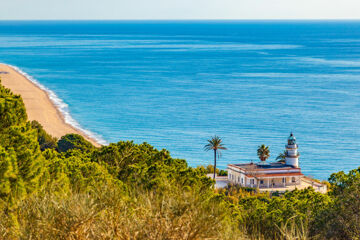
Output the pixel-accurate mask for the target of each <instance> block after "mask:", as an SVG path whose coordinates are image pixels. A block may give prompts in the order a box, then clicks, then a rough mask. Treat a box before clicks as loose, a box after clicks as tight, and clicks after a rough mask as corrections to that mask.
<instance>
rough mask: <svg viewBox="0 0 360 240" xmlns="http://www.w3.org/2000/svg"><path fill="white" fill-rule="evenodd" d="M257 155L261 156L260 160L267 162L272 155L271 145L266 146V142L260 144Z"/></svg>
mask: <svg viewBox="0 0 360 240" xmlns="http://www.w3.org/2000/svg"><path fill="white" fill-rule="evenodd" d="M257 155H258V156H259V158H260V160H261V161H263V162H265V161H266V159H268V158H269V157H270V149H269V146H265V145H264V144H263V145H261V146H259V148H258V150H257Z"/></svg>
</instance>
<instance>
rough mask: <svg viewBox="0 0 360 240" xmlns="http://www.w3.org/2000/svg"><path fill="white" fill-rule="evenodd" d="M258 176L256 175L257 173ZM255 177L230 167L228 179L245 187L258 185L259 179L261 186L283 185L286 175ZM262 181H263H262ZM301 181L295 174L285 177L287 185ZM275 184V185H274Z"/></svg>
mask: <svg viewBox="0 0 360 240" xmlns="http://www.w3.org/2000/svg"><path fill="white" fill-rule="evenodd" d="M255 177H256V175H255ZM255 177H247V176H246V175H245V173H242V172H237V171H234V170H232V169H230V168H229V169H228V180H229V182H232V183H234V184H239V185H241V186H245V187H256V186H257V181H259V187H260V188H261V187H264V188H266V187H268V186H270V187H272V186H274V187H283V186H284V180H283V178H284V177H274V178H259V179H256V178H255ZM293 178H294V179H295V182H293ZM261 181H262V183H261ZM300 181H301V178H300V176H294V177H291V176H290V177H288V176H287V177H285V186H290V185H299V184H300ZM273 184H274V185H273Z"/></svg>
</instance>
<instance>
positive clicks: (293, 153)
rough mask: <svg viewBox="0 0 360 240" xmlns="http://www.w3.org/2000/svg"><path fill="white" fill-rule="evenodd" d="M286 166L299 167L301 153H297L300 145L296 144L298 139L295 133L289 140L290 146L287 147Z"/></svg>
mask: <svg viewBox="0 0 360 240" xmlns="http://www.w3.org/2000/svg"><path fill="white" fill-rule="evenodd" d="M285 148H286V154H285V164H286V165H290V166H293V167H299V153H298V151H297V149H298V145H297V144H296V138H295V136H294V134H293V133H291V134H290V136H289V138H288V144H287V145H285Z"/></svg>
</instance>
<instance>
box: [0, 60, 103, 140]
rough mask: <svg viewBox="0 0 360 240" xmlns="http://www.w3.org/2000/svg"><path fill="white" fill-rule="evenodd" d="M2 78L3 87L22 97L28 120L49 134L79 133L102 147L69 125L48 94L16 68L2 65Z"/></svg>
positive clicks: (0, 65) (0, 71) (58, 136)
mask: <svg viewBox="0 0 360 240" xmlns="http://www.w3.org/2000/svg"><path fill="white" fill-rule="evenodd" d="M0 78H1V84H2V85H4V86H5V87H7V88H10V89H11V91H12V92H13V93H15V94H20V95H21V97H22V99H23V101H24V103H25V107H26V112H27V115H28V119H29V120H30V121H32V120H36V121H38V122H39V123H40V124H41V125H42V126H43V127H44V129H45V130H46V131H47V132H48V133H49V134H51V135H52V136H54V137H57V138H60V137H61V136H63V135H65V134H68V133H77V134H80V135H82V136H83V137H84V138H86V139H87V140H88V141H90V142H91V143H93V144H94V145H95V146H97V147H99V146H101V145H100V144H99V143H97V142H96V141H95V140H94V139H92V138H90V137H89V136H87V135H86V134H85V133H83V132H82V131H80V130H78V129H75V128H74V127H73V126H71V125H70V124H67V123H66V122H65V120H64V117H63V116H62V114H61V113H60V112H59V111H58V109H57V108H56V106H55V105H54V104H53V103H52V101H51V100H50V98H49V97H48V94H47V93H46V92H45V91H44V90H42V89H40V88H39V87H38V86H36V85H35V84H34V83H33V82H31V81H30V80H29V79H27V78H26V77H25V76H24V75H22V74H21V73H19V72H18V71H16V70H15V69H14V68H12V67H10V66H8V65H5V64H0Z"/></svg>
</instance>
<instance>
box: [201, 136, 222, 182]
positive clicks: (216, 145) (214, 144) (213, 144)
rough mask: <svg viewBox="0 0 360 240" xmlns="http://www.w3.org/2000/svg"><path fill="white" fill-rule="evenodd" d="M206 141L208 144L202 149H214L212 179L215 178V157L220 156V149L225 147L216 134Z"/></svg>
mask: <svg viewBox="0 0 360 240" xmlns="http://www.w3.org/2000/svg"><path fill="white" fill-rule="evenodd" d="M207 141H208V144H206V145H205V146H204V150H205V151H210V150H214V180H215V173H216V157H218V158H220V156H221V152H220V150H226V147H224V144H222V139H221V138H220V137H218V136H216V135H215V136H214V137H212V138H211V139H209V140H207Z"/></svg>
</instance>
